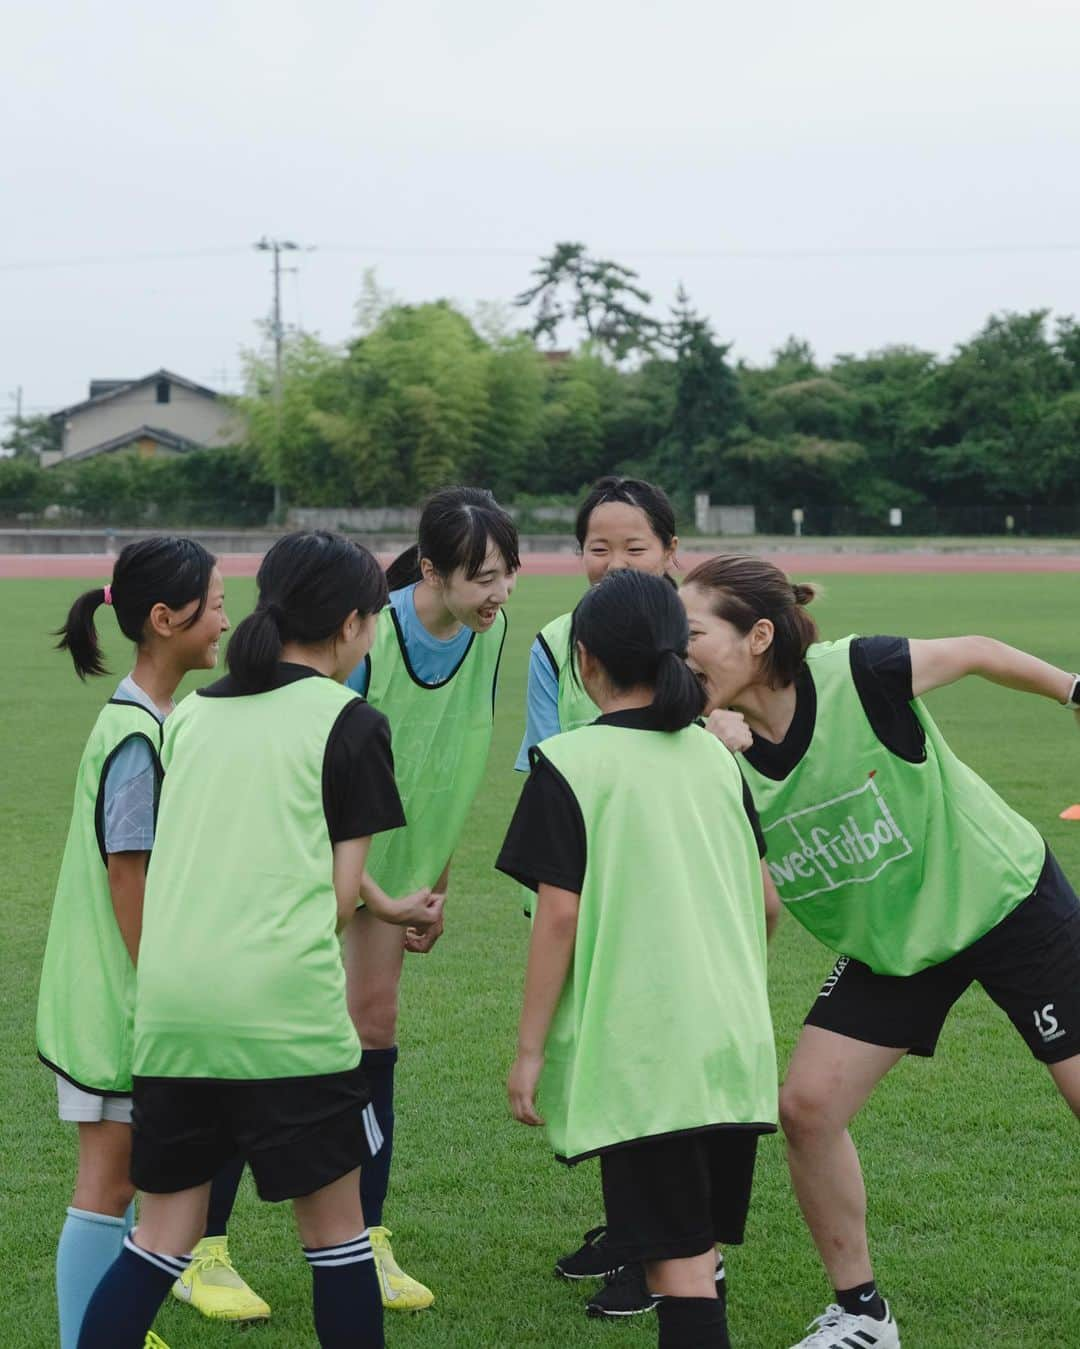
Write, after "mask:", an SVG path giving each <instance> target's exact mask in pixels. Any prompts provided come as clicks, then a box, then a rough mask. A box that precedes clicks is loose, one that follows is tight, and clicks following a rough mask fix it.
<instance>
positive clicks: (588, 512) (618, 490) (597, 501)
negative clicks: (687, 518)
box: [574, 477, 675, 548]
mask: <svg viewBox="0 0 1080 1349" xmlns="http://www.w3.org/2000/svg"><path fill="white" fill-rule="evenodd" d="M609 501H619V502H622V503H623V504H624V505H626V506H636V507H637V508H638V510H640V511H644V512H645V518H646V519H647V520H648V522H649V528H650V529H651V530H652V532H653V533H654V534H655V535H656V537H657V538H658V539H659V540H660V542H661V543H662V544H663V545H664V547H665V548H670V547H671V545H672V543H673V542H674V541H675V512H674V510H673V509H672V505H671V502H670V501H669V500H668V499H667V495H666V493H665V492H664V490H663V488H661V487H654V486H653V484H652V483H651V482H644V481H643V480H642V479H641V478H618V477H608V478H599V479H597V481H596V482H594V483H593V485H592V486H591V487H590V488H589V493H588V495H587V496H586V498H585V500H584V501H583V502H582V503H581V506H580V507H579V509H578V513H577V520H576V521H575V522H574V535H575V536H576V538H577V541H578V547H579V548H584V547H585V539H586V537H587V535H588V533H589V520H590V519H591V518H592V513H593V511H594V510H596V508H597V506H605V505H607V503H608V502H609Z"/></svg>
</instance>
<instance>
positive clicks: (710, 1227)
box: [600, 1127, 759, 1264]
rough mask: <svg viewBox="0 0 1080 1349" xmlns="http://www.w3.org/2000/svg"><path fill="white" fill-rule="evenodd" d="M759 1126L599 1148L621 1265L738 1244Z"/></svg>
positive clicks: (610, 1236)
mask: <svg viewBox="0 0 1080 1349" xmlns="http://www.w3.org/2000/svg"><path fill="white" fill-rule="evenodd" d="M758 1137H759V1133H758V1131H757V1130H754V1129H742V1128H738V1127H728V1128H717V1129H706V1130H701V1131H698V1132H696V1133H688V1134H662V1135H661V1136H660V1137H659V1138H648V1139H643V1140H642V1141H641V1142H640V1143H627V1144H623V1145H622V1146H621V1147H617V1148H612V1149H611V1150H610V1151H608V1152H602V1153H601V1154H600V1180H601V1184H602V1186H603V1191H604V1214H605V1217H606V1219H607V1241H606V1245H608V1246H609V1247H610V1249H611V1251H612V1253H613V1255H615V1256H616V1258H617V1259H618V1260H619V1262H620V1263H621V1264H630V1263H632V1262H636V1261H639V1260H681V1259H686V1258H687V1257H688V1256H692V1255H701V1254H703V1253H704V1252H705V1251H710V1250H712V1248H713V1247H714V1246H716V1245H733V1246H735V1245H738V1244H739V1243H740V1242H741V1241H742V1239H743V1232H744V1230H745V1228H746V1215H747V1212H748V1210H749V1208H750V1191H751V1189H752V1187H753V1183H754V1160H755V1158H756V1156H757V1143H758Z"/></svg>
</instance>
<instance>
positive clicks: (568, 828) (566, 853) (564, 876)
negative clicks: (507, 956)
mask: <svg viewBox="0 0 1080 1349" xmlns="http://www.w3.org/2000/svg"><path fill="white" fill-rule="evenodd" d="M495 866H496V869H497V870H499V871H504V872H505V873H506V874H507V875H508V876H512V877H513V878H514V880H516V881H520V882H521V883H522V885H526V886H528V888H529V889H530V890H537V889H539V887H540V885H541V884H543V885H554V886H557V887H558V888H559V889H560V890H569V891H571V892H572V893H573V894H575V895H580V894H581V891H582V887H583V886H584V884H585V821H584V819H583V818H582V815H581V807H580V806H579V805H578V802H577V797H575V795H574V793H573V792H572V791H571V790H570V787H569V784H568V783H567V781H566V779H565V778H564V777H563V776H562V774H561V773H559V772H558V771H557V770H556V769H555V768H553V767H552V765H551V764H550V763H549V762H548V761H547V759H545V758H544V757H543V755H540V754H536V753H535V751H534V754H533V761H532V771H531V772H530V773H529V777H528V780H527V781H526V783H525V786H524V787H523V788H522V791H521V796H520V797H519V798H518V803H517V809H516V810H515V811H514V818H513V819H512V820H511V821H510V828H509V829H508V830H507V831H506V838H505V840H504V841H503V845H502V851H501V852H500V853H499V857H498V861H496V863H495Z"/></svg>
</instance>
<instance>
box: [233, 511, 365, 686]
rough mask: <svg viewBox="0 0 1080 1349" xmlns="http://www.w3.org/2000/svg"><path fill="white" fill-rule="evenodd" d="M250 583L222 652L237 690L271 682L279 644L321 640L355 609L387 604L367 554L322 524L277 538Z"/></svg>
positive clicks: (318, 643) (362, 613)
mask: <svg viewBox="0 0 1080 1349" xmlns="http://www.w3.org/2000/svg"><path fill="white" fill-rule="evenodd" d="M256 582H257V584H258V587H259V598H258V602H257V603H256V605H255V611H254V613H251V614H249V615H248V616H247V618H245V619H243V621H242V622H241V623H239V624H238V626H237V628H236V631H235V632H234V633H233V635H232V639H231V640H230V642H229V649H228V650H227V651H226V653H225V664H226V665H227V667H228V670H229V673H230V674H231V675H232V677H233V678H234V679H235V680H236V682H237V684H238V685H239V686H240V689H241V690H242V691H243V692H244V693H262V692H264V691H265V690H266V689H269V688H272V687H273V684H274V675H275V672H276V670H277V666H278V662H279V661H280V660H281V653H282V650H283V649H284V646H285V644H286V642H295V643H297V644H298V645H300V646H321V645H322V644H323V643H324V642H327V641H329V640H330V638H332V637H334V636H335V635H336V634H337V633H338V632H339V631H340V629H341V625H342V624H343V623H344V622H345V620H346V619H347V618H348V617H349V615H350V614H351V613H352V612H353V611H354V610H355V611H356V612H357V613H358V614H359V615H360V616H361V617H362V618H363V617H366V616H367V615H368V614H374V613H377V612H378V611H379V610H380V609H381V608H382V607H383V605H384V604H385V603H386V578H385V577H384V576H383V574H382V571H381V569H380V567H379V564H378V562H377V561H376V560H375V558H374V557H373V556H372V554H371V553H369V552H368V550H367V549H366V548H363V547H361V546H360V544H358V543H353V542H352V541H351V540H349V539H346V538H343V537H342V536H341V535H340V534H329V533H327V532H326V531H325V530H315V531H314V532H313V533H310V534H303V533H298V534H286V535H285V536H284V537H283V538H280V539H278V541H277V542H276V543H275V544H274V545H273V547H272V548H271V549H270V551H269V552H268V553H267V554H266V556H265V557H264V558H263V560H262V563H261V565H260V566H259V572H258V576H257V577H256Z"/></svg>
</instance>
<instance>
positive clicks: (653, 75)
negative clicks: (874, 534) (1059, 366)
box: [0, 0, 1080, 414]
mask: <svg viewBox="0 0 1080 1349" xmlns="http://www.w3.org/2000/svg"><path fill="white" fill-rule="evenodd" d="M2 12H3V38H2V40H0V90H2V94H0V98H2V100H3V104H4V116H3V122H2V125H3V127H4V134H3V137H2V142H3V154H2V156H0V185H2V187H3V211H2V215H0V412H2V413H5V414H6V413H8V412H10V411H11V410H12V407H13V402H12V398H13V394H14V391H15V389H16V387H17V386H19V385H21V386H22V388H23V399H24V410H28V411H38V410H51V409H53V408H56V407H58V406H60V405H63V404H65V403H69V402H74V401H76V400H77V399H79V398H81V397H83V396H85V392H86V385H87V383H88V381H89V380H90V379H91V378H92V377H121V376H138V375H141V374H144V373H148V372H149V371H151V370H153V369H156V368H157V367H159V366H166V367H169V368H171V369H174V370H176V371H177V372H179V373H181V374H183V375H186V376H188V377H189V378H192V379H196V380H200V381H203V382H206V383H210V384H213V385H216V386H219V387H222V386H228V387H235V385H236V380H237V376H238V371H239V362H238V357H237V353H238V350H239V348H240V347H241V346H243V345H248V344H251V343H252V342H253V341H255V340H256V335H257V334H256V329H255V326H254V325H255V322H256V320H258V319H259V318H260V317H262V316H264V315H265V313H266V311H267V308H268V304H269V296H270V277H269V267H268V259H267V257H266V255H265V254H260V253H257V252H254V251H253V250H252V249H251V248H250V245H251V243H252V242H253V241H254V240H256V239H258V238H259V237H260V236H262V235H264V234H270V235H277V236H278V237H282V238H290V239H295V240H296V241H298V242H300V243H303V244H306V245H311V246H314V248H315V251H314V252H311V253H305V254H301V255H297V256H298V257H299V271H298V272H297V273H295V274H290V275H288V276H287V277H286V284H285V288H284V298H285V317H286V320H287V321H288V322H290V323H301V324H302V325H303V326H304V327H306V328H308V329H313V330H316V331H318V332H319V333H320V334H321V335H322V336H323V337H324V338H326V339H328V340H333V341H338V340H341V339H342V338H344V337H345V336H346V335H347V334H348V332H349V330H350V327H351V324H352V308H353V303H354V301H355V298H356V296H357V293H358V291H359V288H360V282H361V277H362V274H363V271H364V269H365V268H366V267H369V266H375V267H377V269H378V277H379V281H380V283H381V284H383V285H384V286H386V287H388V288H391V289H392V290H394V291H395V292H397V293H398V294H399V295H400V296H401V297H402V298H403V299H407V300H423V299H432V298H435V297H438V296H450V297H452V298H455V299H457V300H458V301H460V302H461V303H463V304H464V305H466V306H467V307H469V306H472V305H474V304H475V303H476V302H478V301H484V300H486V301H491V300H509V299H511V298H512V297H513V295H514V294H515V293H516V292H517V291H519V290H521V289H522V288H523V287H524V286H525V285H526V284H527V282H528V273H529V269H530V267H532V266H533V265H534V262H535V260H536V258H537V257H538V256H539V254H540V253H542V252H544V251H546V250H548V249H549V248H550V246H551V245H552V243H553V242H554V241H556V240H562V239H575V240H582V241H584V242H585V243H587V244H588V245H589V247H590V248H591V249H592V250H593V251H594V252H597V253H600V254H603V255H606V256H610V257H613V258H616V259H618V260H619V261H622V262H625V263H627V264H628V265H630V266H632V267H635V268H636V269H637V270H638V271H639V272H640V274H641V278H642V282H643V284H644V285H645V286H646V288H647V289H649V290H650V291H651V292H652V294H653V297H654V305H655V307H656V308H657V309H658V310H660V311H662V310H663V309H665V308H666V306H667V305H668V304H669V302H670V301H671V298H672V296H673V292H674V289H675V287H676V285H677V284H678V282H679V281H680V280H681V281H682V282H683V283H684V284H685V285H686V287H687V289H688V290H689V292H690V294H691V297H692V299H693V300H694V301H695V303H696V304H697V306H698V307H699V308H700V309H702V310H703V311H705V312H706V313H707V314H708V315H709V316H710V317H711V319H712V320H713V323H714V326H715V329H716V332H717V334H718V336H719V337H720V338H722V339H724V340H727V341H731V342H733V344H734V350H735V352H736V354H738V355H741V356H744V357H746V358H748V359H750V360H764V359H767V357H768V355H769V352H770V351H771V350H772V348H773V347H775V346H776V345H778V344H779V343H780V342H781V341H783V339H784V338H785V336H786V335H787V334H789V333H796V334H798V335H800V336H803V337H806V338H807V339H809V341H810V342H811V343H812V344H813V346H814V347H815V349H816V350H817V351H818V352H819V354H821V355H822V356H825V357H829V356H831V355H833V354H835V353H836V352H840V351H864V350H866V349H869V348H872V347H877V346H881V345H884V344H886V343H892V342H906V343H913V344H917V345H920V346H923V347H927V348H930V349H932V350H936V351H940V352H947V351H948V350H949V349H950V348H951V347H952V346H953V345H954V344H955V343H956V342H959V341H962V340H964V339H965V338H966V337H968V336H970V335H971V334H972V333H973V332H974V331H975V329H976V328H977V327H978V326H979V325H980V324H981V323H982V322H983V320H984V319H985V318H986V316H987V315H988V314H989V313H990V312H991V311H994V310H1000V309H1016V310H1020V309H1030V308H1034V307H1043V306H1045V307H1049V308H1052V309H1054V310H1056V311H1058V312H1061V313H1077V312H1080V231H1078V228H1077V222H1078V220H1080V209H1078V208H1080V173H1078V172H1077V164H1078V162H1080V157H1078V149H1080V145H1078V142H1080V79H1078V78H1077V69H1078V61H1080V5H1078V4H1077V3H1076V0H906V3H904V4H899V3H893V4H889V5H885V4H880V3H874V2H873V0H817V3H816V4H807V3H805V0H799V2H798V3H796V2H795V0H756V3H752V4H747V3H745V2H744V3H739V4H732V3H730V0H665V3H664V4H660V3H657V0H648V3H641V2H640V0H547V3H541V4H532V5H525V4H522V3H514V0H454V3H437V2H436V0H377V2H375V3H373V2H371V0H368V2H365V0H306V2H305V3H303V4H300V3H291V2H288V0H258V3H255V0H232V2H231V3H230V2H229V0H213V3H205V0H186V3H184V4H182V5H178V6H162V5H148V4H146V3H144V2H142V3H134V0H112V3H110V4H109V5H108V6H104V5H89V4H86V3H85V2H83V3H72V2H71V0H39V2H38V3H35V4H29V5H28V4H19V3H16V0H4V3H3V5H2ZM147 255H168V256H160V257H153V256H149V257H148V256H147ZM182 255H195V256H182Z"/></svg>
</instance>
